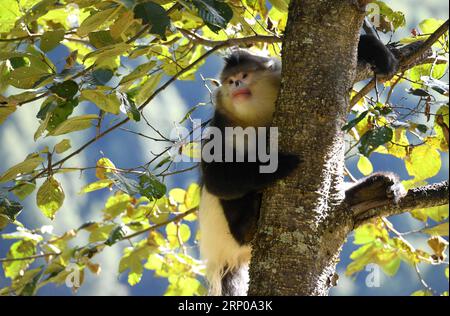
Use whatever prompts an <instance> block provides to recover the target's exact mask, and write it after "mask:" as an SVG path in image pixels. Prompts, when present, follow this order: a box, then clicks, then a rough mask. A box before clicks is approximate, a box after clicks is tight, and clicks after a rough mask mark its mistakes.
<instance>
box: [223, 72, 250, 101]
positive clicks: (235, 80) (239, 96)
mask: <svg viewBox="0 0 450 316" xmlns="http://www.w3.org/2000/svg"><path fill="white" fill-rule="evenodd" d="M252 81H253V73H251V72H239V73H237V74H235V75H233V76H230V77H228V78H227V81H226V82H225V83H224V85H227V86H228V91H229V95H230V98H231V102H233V103H235V104H239V103H243V102H245V101H248V100H250V99H251V97H252V92H251V90H250V84H251V83H252Z"/></svg>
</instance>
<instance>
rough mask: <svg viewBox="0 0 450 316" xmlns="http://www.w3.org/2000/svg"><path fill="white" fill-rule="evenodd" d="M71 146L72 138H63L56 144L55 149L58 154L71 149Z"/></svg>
mask: <svg viewBox="0 0 450 316" xmlns="http://www.w3.org/2000/svg"><path fill="white" fill-rule="evenodd" d="M71 147H72V146H71V145H70V139H63V140H62V141H60V142H59V143H58V144H56V145H55V151H56V153H57V154H62V153H63V152H65V151H66V150H69V149H70V148H71Z"/></svg>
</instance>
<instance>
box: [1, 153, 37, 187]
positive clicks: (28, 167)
mask: <svg viewBox="0 0 450 316" xmlns="http://www.w3.org/2000/svg"><path fill="white" fill-rule="evenodd" d="M43 161H44V159H43V158H42V157H40V156H39V155H38V154H32V155H30V156H28V157H27V158H26V159H25V160H24V161H22V162H21V163H18V164H17V165H15V166H12V167H11V168H9V169H8V170H6V171H5V173H3V174H2V176H1V177H0V182H7V181H10V180H13V179H15V178H16V177H17V176H18V175H20V174H26V173H29V172H31V171H33V170H34V169H36V167H37V166H39V165H40V164H41V163H42V162H43Z"/></svg>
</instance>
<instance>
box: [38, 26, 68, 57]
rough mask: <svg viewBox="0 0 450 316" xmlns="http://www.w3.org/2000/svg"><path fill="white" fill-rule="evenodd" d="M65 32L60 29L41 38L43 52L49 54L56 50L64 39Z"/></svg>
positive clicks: (46, 33)
mask: <svg viewBox="0 0 450 316" xmlns="http://www.w3.org/2000/svg"><path fill="white" fill-rule="evenodd" d="M64 35H65V31H64V30H63V29H59V30H56V31H47V32H45V33H44V34H43V35H42V37H41V44H40V46H41V50H42V51H43V52H49V51H51V50H52V49H54V48H55V47H56V46H58V45H59V43H60V42H61V41H62V40H63V39H64Z"/></svg>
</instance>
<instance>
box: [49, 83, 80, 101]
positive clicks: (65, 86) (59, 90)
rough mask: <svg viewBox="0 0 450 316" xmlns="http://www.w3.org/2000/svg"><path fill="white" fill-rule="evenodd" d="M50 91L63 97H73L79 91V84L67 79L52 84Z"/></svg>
mask: <svg viewBox="0 0 450 316" xmlns="http://www.w3.org/2000/svg"><path fill="white" fill-rule="evenodd" d="M50 91H51V92H53V93H55V94H56V95H58V96H59V97H61V98H63V99H72V98H73V97H74V96H75V95H76V94H77V92H78V84H77V83H76V82H75V81H73V80H67V81H64V82H63V83H59V84H56V85H54V86H52V87H51V88H50Z"/></svg>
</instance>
